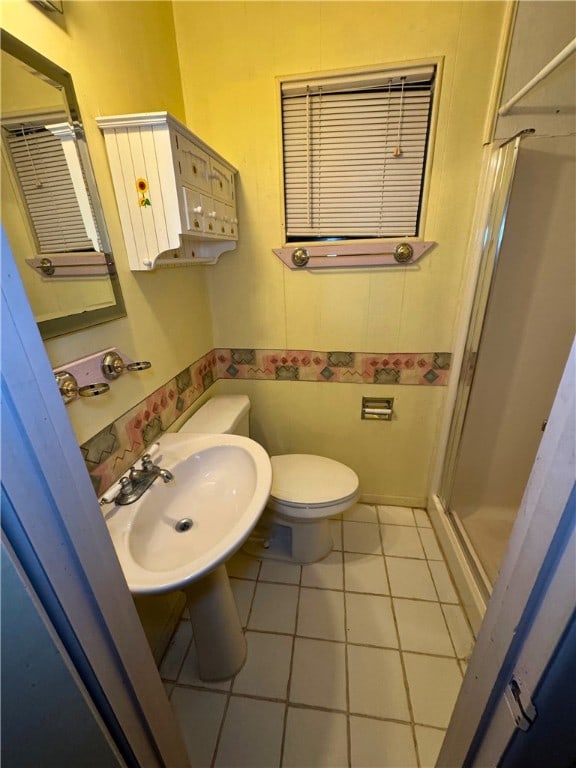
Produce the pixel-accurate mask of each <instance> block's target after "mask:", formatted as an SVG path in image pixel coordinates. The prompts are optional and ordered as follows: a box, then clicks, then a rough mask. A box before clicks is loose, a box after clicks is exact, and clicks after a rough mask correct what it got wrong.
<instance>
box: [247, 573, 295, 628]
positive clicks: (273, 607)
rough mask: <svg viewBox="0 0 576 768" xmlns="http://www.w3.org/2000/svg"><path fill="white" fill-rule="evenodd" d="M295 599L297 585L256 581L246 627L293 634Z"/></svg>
mask: <svg viewBox="0 0 576 768" xmlns="http://www.w3.org/2000/svg"><path fill="white" fill-rule="evenodd" d="M297 601H298V587H294V586H288V585H284V584H265V583H263V582H261V581H260V582H258V584H257V586H256V593H255V595H254V601H253V603H252V613H251V614H250V619H249V621H248V627H249V628H250V629H261V630H264V631H267V632H287V633H288V634H293V632H294V627H295V625H296V604H297Z"/></svg>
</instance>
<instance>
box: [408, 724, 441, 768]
mask: <svg viewBox="0 0 576 768" xmlns="http://www.w3.org/2000/svg"><path fill="white" fill-rule="evenodd" d="M415 731H416V743H417V744H418V755H419V757H420V765H421V766H422V768H434V766H435V765H436V760H437V759H438V755H439V754H440V747H441V746H442V742H443V741H444V735H445V733H446V731H439V730H436V728H426V727H425V726H423V725H417V726H416V728H415Z"/></svg>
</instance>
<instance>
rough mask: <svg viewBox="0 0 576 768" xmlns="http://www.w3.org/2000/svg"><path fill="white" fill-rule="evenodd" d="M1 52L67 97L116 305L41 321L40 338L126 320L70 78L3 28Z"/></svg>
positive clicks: (66, 73) (49, 337)
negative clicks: (31, 70)
mask: <svg viewBox="0 0 576 768" xmlns="http://www.w3.org/2000/svg"><path fill="white" fill-rule="evenodd" d="M0 49H1V50H2V51H5V52H6V53H8V54H10V56H13V57H14V58H16V59H19V60H20V61H21V62H23V63H24V64H26V65H27V66H28V67H30V68H31V69H34V70H36V72H38V73H39V74H41V75H42V76H43V77H44V78H47V79H48V80H50V81H52V83H53V84H54V87H55V88H58V89H59V90H61V91H62V92H63V94H64V96H65V97H66V101H67V104H68V110H69V113H70V120H71V124H72V127H73V130H74V135H75V138H76V144H77V147H78V153H79V155H80V161H81V163H82V168H83V171H84V177H85V179H86V186H87V188H88V194H89V196H90V199H91V200H92V208H93V212H94V218H95V220H96V226H97V227H98V232H99V234H100V240H101V243H102V249H103V251H104V253H106V254H107V255H109V257H110V259H109V260H110V264H109V273H108V277H109V279H110V283H111V286H112V292H113V294H114V299H115V302H116V303H115V304H114V306H111V307H102V308H100V309H91V310H87V311H86V312H79V313H76V314H72V315H66V316H65V317H57V318H53V319H52V320H43V321H41V322H38V328H39V330H40V335H41V336H42V338H43V339H45V340H46V339H52V338H55V337H56V336H63V335H64V334H67V333H73V332H74V331H80V330H83V329H84V328H90V327H92V326H93V325H99V324H100V323H106V322H108V321H109V320H117V319H118V318H120V317H126V307H125V304H124V299H123V297H122V291H121V288H120V281H119V279H118V274H117V272H116V268H115V264H114V257H113V254H112V247H111V244H110V238H109V236H108V230H107V228H106V222H105V220H104V212H103V209H102V203H101V201H100V195H99V194H98V187H97V186H96V178H95V176H94V171H93V168H92V162H91V160H90V153H89V151H88V144H87V142H86V136H85V134H84V128H83V126H82V121H81V119H80V108H79V106H78V100H77V98H76V92H75V90H74V84H73V82H72V75H71V74H70V73H69V72H67V71H66V70H65V69H62V68H61V67H59V66H58V65H57V64H54V62H52V61H50V59H47V58H46V57H45V56H42V54H40V53H38V52H37V51H35V50H34V49H33V48H30V46H28V45H26V44H25V43H23V42H21V41H20V40H18V39H17V38H15V37H14V36H13V35H11V34H10V33H8V32H6V31H5V30H4V29H2V30H0Z"/></svg>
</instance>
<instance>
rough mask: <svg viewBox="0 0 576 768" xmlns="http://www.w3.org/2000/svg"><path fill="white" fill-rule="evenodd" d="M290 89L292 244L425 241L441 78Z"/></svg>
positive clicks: (398, 75) (287, 166) (371, 79)
mask: <svg viewBox="0 0 576 768" xmlns="http://www.w3.org/2000/svg"><path fill="white" fill-rule="evenodd" d="M413 72H414V70H411V71H410V73H409V74H408V75H406V76H404V75H403V73H402V72H395V73H384V74H385V77H383V76H381V77H380V78H379V79H378V78H376V77H375V75H374V73H370V75H368V76H367V78H366V81H365V83H363V82H362V81H358V78H355V81H354V82H353V83H352V84H351V85H346V83H344V84H342V83H338V82H336V81H334V82H332V83H331V82H327V81H326V80H323V81H311V82H310V83H308V84H307V86H306V87H303V86H302V83H301V82H299V83H297V84H294V83H290V82H287V83H284V84H283V86H282V124H283V139H284V188H285V190H284V191H285V206H286V229H287V237H288V238H291V239H293V240H294V239H305V238H306V237H319V238H321V237H344V238H345V237H399V236H411V235H416V234H418V217H419V211H420V201H421V192H422V183H423V173H424V164H425V159H426V146H427V139H428V129H429V122H430V107H431V96H432V83H433V75H434V71H433V69H432V68H428V69H427V70H425V71H424V72H422V71H420V72H418V73H417V74H416V75H414V74H413Z"/></svg>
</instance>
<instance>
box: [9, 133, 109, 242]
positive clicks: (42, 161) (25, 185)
mask: <svg viewBox="0 0 576 768" xmlns="http://www.w3.org/2000/svg"><path fill="white" fill-rule="evenodd" d="M71 136H72V130H71V128H70V126H68V124H64V123H59V124H54V125H49V126H44V125H39V124H37V123H35V122H32V121H28V122H20V123H19V124H17V125H11V126H7V125H4V126H3V138H4V140H5V143H6V146H7V149H8V153H9V157H10V160H11V162H12V167H13V170H14V174H15V176H16V179H17V181H18V184H19V186H20V190H21V193H22V198H23V200H24V202H25V206H26V210H27V212H28V215H29V219H30V223H31V225H32V228H33V231H34V234H35V236H36V240H37V243H38V252H39V253H40V254H44V253H50V254H52V253H54V254H55V253H72V252H76V251H94V250H95V244H96V245H99V240H98V236H97V234H96V232H95V225H94V216H93V212H92V209H91V203H90V202H89V200H88V197H87V195H86V193H85V192H84V194H83V196H82V195H80V193H79V192H81V191H82V188H83V187H84V188H85V180H84V177H83V173H82V170H81V166H80V162H79V160H78V158H77V155H76V154H75V153H76V150H75V147H74V146H73V142H68V143H67V144H66V143H65V140H66V139H68V138H69V137H71ZM66 151H68V154H66ZM84 198H85V199H84Z"/></svg>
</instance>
